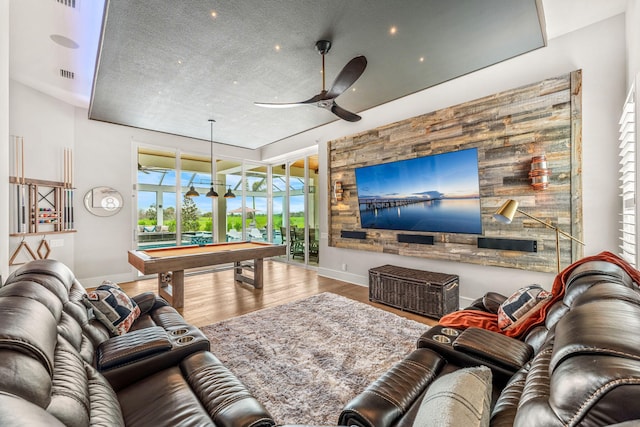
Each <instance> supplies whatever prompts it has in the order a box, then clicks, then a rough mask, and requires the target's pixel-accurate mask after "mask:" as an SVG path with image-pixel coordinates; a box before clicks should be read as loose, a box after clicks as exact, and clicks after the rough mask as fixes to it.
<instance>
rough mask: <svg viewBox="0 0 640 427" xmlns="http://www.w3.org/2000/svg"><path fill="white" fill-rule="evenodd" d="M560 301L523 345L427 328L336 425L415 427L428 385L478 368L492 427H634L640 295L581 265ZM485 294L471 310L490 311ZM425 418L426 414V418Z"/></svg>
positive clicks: (492, 305) (613, 273) (622, 279)
mask: <svg viewBox="0 0 640 427" xmlns="http://www.w3.org/2000/svg"><path fill="white" fill-rule="evenodd" d="M565 289H566V292H565V295H564V298H563V299H562V300H560V301H559V302H556V303H555V304H554V305H553V306H552V307H551V309H550V310H549V311H548V312H547V316H546V318H545V323H544V324H543V325H539V326H537V327H535V328H534V329H533V330H531V331H530V332H529V333H528V334H527V335H526V337H525V338H524V339H522V340H519V339H515V338H510V337H507V336H505V335H502V334H500V333H497V332H491V331H488V330H485V329H478V328H468V329H464V330H450V328H449V329H447V328H443V327H442V326H440V325H439V326H436V327H433V328H431V329H429V330H428V331H427V332H425V333H424V334H423V335H422V336H421V337H420V338H419V340H418V345H417V347H418V348H417V349H416V350H414V351H413V352H412V353H410V354H409V355H408V356H407V357H406V358H405V359H404V360H402V361H400V362H399V363H398V364H396V365H395V366H394V367H392V368H391V369H390V370H389V371H387V372H386V373H385V374H384V375H382V376H381V377H380V378H379V379H378V380H376V381H375V382H374V383H372V384H371V385H370V386H369V387H368V388H367V389H366V390H365V391H364V392H362V393H361V394H360V395H358V396H356V397H355V398H354V399H353V400H352V401H351V402H349V403H348V404H347V405H346V406H345V407H344V409H343V411H342V413H341V414H340V418H339V424H341V425H349V426H354V425H357V426H362V427H387V426H394V427H404V426H413V425H420V424H414V423H417V422H419V420H418V418H419V417H420V416H421V415H423V414H421V413H420V406H421V404H423V403H422V402H423V398H424V397H425V395H427V394H428V392H429V389H430V386H431V385H432V384H433V383H434V382H435V381H436V380H438V379H440V378H443V377H444V376H445V375H446V374H448V373H452V372H456V371H459V370H461V368H466V367H471V366H478V365H484V366H488V367H489V368H490V369H491V371H492V374H493V375H492V378H493V382H492V384H489V387H488V388H489V390H488V392H489V396H490V400H491V404H490V410H489V412H490V415H489V416H490V425H491V426H535V427H553V426H594V427H595V426H598V427H600V426H606V425H620V426H622V425H624V426H625V427H626V426H632V425H633V426H638V425H640V290H639V288H638V284H637V283H634V282H633V280H632V279H631V277H630V276H629V275H628V274H627V273H626V272H625V271H624V270H623V269H622V268H620V267H619V266H618V265H615V264H613V263H610V262H606V261H588V262H586V263H584V264H582V265H580V266H578V267H577V268H575V269H574V270H573V271H572V272H571V275H570V276H569V278H568V280H567V281H566V287H565ZM504 299H505V297H504V296H500V295H497V294H495V293H490V294H487V295H485V297H484V298H481V299H479V300H478V301H476V302H474V304H473V305H472V308H474V309H477V310H485V311H494V312H495V310H496V309H497V307H498V306H499V305H500V303H501V302H502V301H503V300H504ZM427 415H429V414H427Z"/></svg>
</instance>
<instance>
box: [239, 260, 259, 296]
mask: <svg viewBox="0 0 640 427" xmlns="http://www.w3.org/2000/svg"><path fill="white" fill-rule="evenodd" d="M262 261H263V259H262V258H257V259H254V260H253V265H244V264H242V262H240V261H235V262H234V263H233V268H234V273H233V276H234V279H235V280H236V281H238V282H242V283H246V284H248V285H251V286H253V287H254V288H255V289H262V283H263V279H262V278H263V275H262V266H263V262H262ZM244 269H247V270H253V277H248V276H245V275H244V274H243V270H244Z"/></svg>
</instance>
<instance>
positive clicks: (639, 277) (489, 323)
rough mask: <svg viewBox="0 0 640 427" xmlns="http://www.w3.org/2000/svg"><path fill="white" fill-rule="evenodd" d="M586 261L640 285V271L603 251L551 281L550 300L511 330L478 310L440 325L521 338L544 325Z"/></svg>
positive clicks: (445, 319)
mask: <svg viewBox="0 0 640 427" xmlns="http://www.w3.org/2000/svg"><path fill="white" fill-rule="evenodd" d="M588 261H608V262H611V263H613V264H616V265H618V266H620V267H622V269H624V271H626V272H627V274H629V275H630V276H631V278H632V279H633V280H634V281H635V282H636V283H640V271H638V270H636V269H635V268H633V267H632V266H631V265H629V264H628V263H627V262H626V261H625V260H623V259H622V258H620V257H619V256H617V255H615V254H613V253H611V252H607V251H604V252H601V253H599V254H598V255H593V256H589V257H585V258H582V259H580V260H578V261H576V262H574V263H573V264H571V265H570V266H568V267H567V268H565V269H564V270H562V271H561V272H560V273H559V274H558V275H557V276H556V278H555V279H554V281H553V287H552V288H551V293H552V294H553V297H551V299H550V300H549V301H547V302H546V303H545V304H544V305H543V306H542V307H541V309H540V310H539V311H538V312H536V313H534V314H532V315H531V316H529V317H528V318H527V319H525V320H524V321H523V322H521V323H519V324H518V325H516V326H515V327H514V328H512V329H509V330H507V331H502V330H501V329H500V328H498V315H497V314H494V313H486V312H483V311H479V310H460V311H456V312H453V313H450V314H447V315H445V316H443V317H442V318H441V319H440V324H441V325H443V326H450V327H454V328H459V329H465V328H468V327H471V326H475V327H478V328H483V329H488V330H490V331H495V332H500V333H502V334H505V335H507V336H510V337H514V338H518V337H523V336H524V335H525V334H526V333H527V332H528V331H529V330H530V329H531V328H533V327H534V326H536V325H540V324H541V323H544V320H545V318H546V316H547V310H548V309H549V307H551V306H552V305H553V304H554V303H555V302H556V301H559V300H560V299H562V297H563V296H564V291H565V285H566V281H567V278H568V277H569V275H570V274H571V272H572V271H573V270H574V269H575V268H576V267H577V266H579V265H581V264H584V263H585V262H588Z"/></svg>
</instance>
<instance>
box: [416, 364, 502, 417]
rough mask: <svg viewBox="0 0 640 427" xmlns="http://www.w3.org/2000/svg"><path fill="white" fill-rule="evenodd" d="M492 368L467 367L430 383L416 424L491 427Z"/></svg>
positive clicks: (417, 415)
mask: <svg viewBox="0 0 640 427" xmlns="http://www.w3.org/2000/svg"><path fill="white" fill-rule="evenodd" d="M491 379H492V375H491V370H490V369H489V368H487V367H486V366H477V367H473V368H464V369H459V370H457V371H454V372H451V373H449V374H446V375H443V376H441V377H440V378H438V379H437V380H435V381H434V382H433V384H431V386H429V388H428V389H427V392H426V393H425V395H424V397H423V398H422V402H421V403H420V409H419V410H418V413H417V414H416V418H415V420H414V421H413V425H414V427H431V426H452V427H453V426H465V427H476V426H478V427H485V426H486V427H488V426H489V418H490V415H491V413H490V410H491V409H490V407H491V387H492V386H491Z"/></svg>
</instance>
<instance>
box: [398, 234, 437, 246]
mask: <svg viewBox="0 0 640 427" xmlns="http://www.w3.org/2000/svg"><path fill="white" fill-rule="evenodd" d="M398 242H401V243H418V244H420V245H433V236H427V235H424V234H398Z"/></svg>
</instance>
